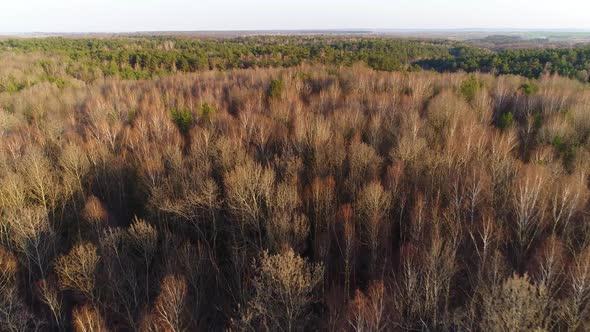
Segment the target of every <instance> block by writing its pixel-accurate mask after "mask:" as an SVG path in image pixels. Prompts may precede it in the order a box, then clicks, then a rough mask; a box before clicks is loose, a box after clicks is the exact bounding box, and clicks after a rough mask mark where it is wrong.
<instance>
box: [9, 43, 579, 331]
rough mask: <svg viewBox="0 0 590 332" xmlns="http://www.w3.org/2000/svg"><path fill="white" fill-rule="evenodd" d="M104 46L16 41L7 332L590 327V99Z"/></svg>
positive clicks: (412, 75)
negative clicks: (145, 61) (143, 58)
mask: <svg viewBox="0 0 590 332" xmlns="http://www.w3.org/2000/svg"><path fill="white" fill-rule="evenodd" d="M269 39H270V40H274V39H272V38H270V37H269ZM254 40H257V39H254ZM144 42H146V43H148V42H153V43H156V44H154V45H160V44H158V43H159V42H156V40H149V41H144ZM183 42H184V43H188V44H190V43H195V45H197V44H198V43H201V42H196V41H183ZM60 43H63V46H59V45H61V44H60ZM85 43H86V44H85ZM87 43H90V41H81V40H69V39H49V40H44V39H39V40H18V41H4V42H2V45H3V46H2V47H5V48H10V50H4V53H3V58H2V59H3V61H2V62H1V63H0V82H2V83H1V84H0V87H2V88H1V89H0V330H1V331H206V330H211V331H222V330H229V331H314V330H322V331H533V330H534V331H587V330H588V329H590V220H589V218H590V215H589V211H590V210H589V205H588V204H589V202H588V199H589V197H590V196H589V195H590V192H589V190H590V189H589V178H588V175H589V172H590V88H589V87H588V86H587V85H586V84H583V83H581V82H580V81H578V80H572V79H568V78H564V77H560V76H558V75H551V74H550V73H549V72H545V73H544V74H543V75H541V76H540V77H539V78H538V79H528V78H525V77H522V76H511V75H499V76H496V75H492V74H483V73H477V74H468V73H435V72H431V71H416V72H410V71H407V70H405V71H404V70H402V71H394V72H389V71H378V70H374V69H372V68H370V67H368V66H367V65H366V64H363V63H356V64H352V65H350V66H340V64H342V63H341V62H336V63H331V62H329V63H326V64H298V63H299V62H298V61H297V62H295V64H298V65H295V66H290V65H289V67H288V68H287V67H283V66H287V65H286V64H285V63H280V64H278V65H277V67H279V68H254V67H258V66H260V67H265V66H266V65H262V64H261V63H260V62H257V61H260V59H261V58H260V57H258V56H256V57H253V58H252V59H256V60H252V61H255V62H256V63H257V65H256V66H254V67H253V68H241V69H240V68H237V69H226V68H225V67H224V68H223V69H224V70H220V69H219V68H218V67H217V66H216V65H213V66H212V67H211V64H212V63H219V61H220V62H223V61H222V60H219V59H225V60H224V61H229V60H228V59H229V58H224V57H223V56H222V55H219V56H218V57H216V56H212V55H211V54H212V53H214V52H219V50H224V49H225V47H226V46H227V45H231V46H232V47H234V44H231V43H230V42H228V43H230V44H224V43H221V44H216V43H215V42H212V41H203V42H202V43H204V44H203V45H204V46H202V47H203V50H204V52H206V53H207V55H206V56H205V58H204V59H206V60H207V61H208V62H209V67H207V65H206V64H205V62H203V63H204V67H203V70H201V71H199V72H196V73H184V72H182V70H178V68H176V69H174V66H173V67H171V68H169V69H166V70H167V71H170V72H169V73H167V75H159V74H156V73H155V72H151V71H150V72H149V74H145V75H144V74H141V75H139V76H133V75H132V76H133V77H131V78H132V79H126V78H129V77H126V76H125V75H124V74H121V73H122V72H124V71H125V70H126V69H125V68H131V69H130V70H132V71H133V72H136V73H137V72H142V71H143V70H144V69H143V67H142V66H137V65H136V66H131V64H129V63H128V62H127V61H129V59H130V58H131V56H129V58H125V59H124V60H123V61H122V62H121V63H120V64H121V67H119V65H115V67H116V68H118V69H117V70H118V74H116V75H106V76H104V75H105V73H106V72H105V71H103V70H104V67H103V66H107V65H108V66H111V63H113V62H105V61H103V60H101V59H102V57H103V56H104V57H109V56H114V54H120V53H121V52H128V53H126V54H133V53H134V52H136V51H134V50H132V49H131V48H132V47H131V45H136V46H137V45H139V44H134V43H131V44H129V43H128V42H127V41H125V42H123V41H118V40H93V41H92V44H93V45H101V46H100V47H96V48H95V47H94V46H91V45H90V44H87ZM119 43H122V44H119ZM142 43H143V42H142ZM176 43H177V44H174V45H172V46H171V49H173V50H171V51H166V50H163V51H162V52H163V53H161V54H176V55H178V54H181V55H182V54H183V51H179V50H178V49H180V45H182V42H181V41H177V42H176ZM207 43H211V45H213V46H211V49H209V48H208V46H206V45H209V44H207ZM232 43H233V42H232ZM236 43H237V42H236ZM359 43H361V42H359ZM375 43H383V45H390V44H388V43H390V42H389V41H375ZM391 43H394V42H391ZM396 43H397V42H396ZM399 43H400V44H399V45H402V46H400V47H405V46H403V45H406V46H408V45H414V44H408V43H413V42H407V41H402V42H399ZM237 44H239V43H237ZM237 44H235V45H237ZM443 44H444V43H443V42H441V44H440V45H443ZM76 45H77V46H76ZM85 45H86V46H85ZM109 45H110V46H109ZM154 45H151V46H144V47H145V48H151V49H156V48H158V47H156V46H154ZM281 45H282V46H281ZM296 45H299V44H298V43H296ZM345 45H348V46H345V47H344V48H345V49H346V48H349V47H352V46H351V45H353V44H345ZM355 45H360V44H355ZM391 45H394V44H391ZM395 45H397V44H395ZM440 45H439V46H432V45H429V46H423V47H426V48H428V49H430V51H432V52H434V53H437V52H439V51H437V50H439V47H446V46H444V45H443V46H440ZM44 47H47V48H48V50H42V48H44ZM137 47H139V46H137ZM200 47H201V46H200ZM236 47H237V46H236ZM244 47H245V48H246V49H247V48H248V47H249V46H244ZM265 47H267V46H265ZM268 47H269V48H272V47H274V46H272V47H271V46H268ZM276 47H278V48H282V47H287V46H285V45H284V44H281V43H279V45H278V46H276ZM289 47H290V46H289ZM384 47H385V46H384ZM391 47H393V46H391ZM431 47H433V48H432V49H431ZM127 48H129V49H130V50H127ZM263 48H264V47H263ZM320 48H321V47H320ZM89 49H96V50H97V51H96V54H95V53H93V52H89V51H88V50H89ZM294 49H298V46H297V47H296V46H294ZM323 49H324V50H326V49H332V48H331V47H328V46H323ZM334 49H335V46H334ZM99 50H100V51H99ZM123 50H125V51H123ZM430 51H429V52H430ZM447 51H448V49H447ZM47 52H49V53H51V55H47V54H48V53H47ZM101 52H103V53H101ZM137 52H145V54H148V56H155V55H157V54H160V53H158V52H156V51H154V52H151V51H144V50H138V51H137ZM168 52H170V53H168ZM187 52H188V51H187ZM248 52H250V51H245V53H244V54H250V53H248ZM264 52H269V51H264ZM264 52H262V53H264ZM330 52H331V51H330ZM486 52H489V51H486ZM539 52H543V51H539ZM556 52H561V51H556ZM262 53H261V54H262ZM279 53H281V52H279ZM320 53H321V52H320ZM443 53H444V52H443ZM97 54H98V55H97ZM187 54H195V53H193V52H192V51H190V52H188V53H187ZM264 54H266V53H264ZM269 54H275V53H272V52H271V53H269ZM325 54H332V53H329V52H326V53H325ZM341 54H347V53H346V52H344V53H341ZM244 57H246V56H239V57H238V58H239V59H243V58H244ZM287 58H288V57H285V55H284V54H282V53H281V56H280V57H279V56H278V55H276V54H275V55H272V56H269V59H282V60H281V61H287V60H285V59H287ZM303 58H305V57H303ZM410 58H412V59H417V58H419V56H417V55H412V56H411V57H410ZM352 60H353V59H351V60H350V61H352ZM356 60H358V59H357V58H354V61H356ZM176 61H178V59H176ZM181 61H182V60H181ZM240 61H242V60H240ZM269 61H270V60H269ZM347 61H348V60H347ZM405 61H407V60H404V61H402V62H405ZM173 63H174V62H173ZM238 63H242V62H238ZM369 65H370V63H369ZM272 66H274V64H273V65H272ZM156 67H157V68H156V69H155V70H156V71H157V70H159V69H161V68H162V67H161V64H159V65H157V66H156ZM237 67H241V65H238V66H237ZM199 68H200V67H199ZM210 68H213V70H209V69H210ZM152 69H153V68H152ZM152 69H149V70H152ZM87 73H95V74H96V76H92V79H87V77H86V76H78V75H86V74H87ZM152 76H153V77H152ZM88 77H90V76H88ZM147 77H152V78H150V79H142V78H147Z"/></svg>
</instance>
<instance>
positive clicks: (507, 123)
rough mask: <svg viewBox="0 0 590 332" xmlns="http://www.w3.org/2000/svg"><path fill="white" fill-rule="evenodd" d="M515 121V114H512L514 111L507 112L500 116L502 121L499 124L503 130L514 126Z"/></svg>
mask: <svg viewBox="0 0 590 332" xmlns="http://www.w3.org/2000/svg"><path fill="white" fill-rule="evenodd" d="M513 123H514V115H512V112H506V113H504V114H502V116H501V117H500V123H499V124H498V127H500V129H502V130H505V129H508V128H510V127H512V124H513Z"/></svg>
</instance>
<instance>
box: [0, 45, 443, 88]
mask: <svg viewBox="0 0 590 332" xmlns="http://www.w3.org/2000/svg"><path fill="white" fill-rule="evenodd" d="M450 45H451V43H449V42H444V41H416V40H395V39H385V38H380V39H377V38H344V37H335V38H327V37H273V36H266V37H240V38H233V39H210V40H207V39H196V38H179V37H141V38H112V39H71V38H44V39H12V40H6V41H0V49H3V50H21V51H24V52H42V53H50V54H59V55H65V56H68V57H69V58H71V60H72V61H74V62H76V63H77V64H79V63H84V65H85V66H86V67H91V68H92V69H94V68H98V69H100V70H101V71H102V72H103V74H104V75H105V76H117V77H121V78H123V79H146V78H151V77H154V76H160V75H163V74H168V73H172V72H177V71H180V72H195V71H200V70H209V69H220V70H227V69H234V68H257V67H291V66H295V65H300V64H302V63H306V62H308V63H321V64H329V65H352V64H353V63H356V62H365V63H367V64H368V65H369V66H370V67H371V68H373V69H376V70H384V71H394V70H404V69H408V68H409V67H410V66H411V65H412V63H413V62H415V61H417V60H420V59H424V58H440V57H445V56H449V55H450V53H449V49H450ZM73 69H76V70H78V71H79V69H80V68H79V67H78V66H75V67H73ZM84 69H86V70H85V71H88V70H87V69H88V68H84ZM91 71H92V70H91ZM72 74H73V75H74V76H75V74H76V73H74V72H72Z"/></svg>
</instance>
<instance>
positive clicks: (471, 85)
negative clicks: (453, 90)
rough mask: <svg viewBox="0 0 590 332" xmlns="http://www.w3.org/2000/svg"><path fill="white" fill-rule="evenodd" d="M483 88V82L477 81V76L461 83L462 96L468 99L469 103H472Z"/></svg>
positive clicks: (472, 76) (471, 76)
mask: <svg viewBox="0 0 590 332" xmlns="http://www.w3.org/2000/svg"><path fill="white" fill-rule="evenodd" d="M480 87H481V82H479V81H478V80H477V78H476V77H475V75H470V76H469V78H468V79H467V80H466V81H464V82H463V83H461V87H460V91H461V95H462V96H463V97H465V99H467V101H469V102H471V101H473V100H474V99H475V96H476V94H477V92H478V91H479V88H480Z"/></svg>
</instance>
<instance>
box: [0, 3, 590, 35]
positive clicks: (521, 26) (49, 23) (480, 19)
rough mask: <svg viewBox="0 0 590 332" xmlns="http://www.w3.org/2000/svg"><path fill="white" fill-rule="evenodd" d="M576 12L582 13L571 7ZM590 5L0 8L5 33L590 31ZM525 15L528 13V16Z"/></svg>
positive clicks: (14, 5)
mask: <svg viewBox="0 0 590 332" xmlns="http://www.w3.org/2000/svg"><path fill="white" fill-rule="evenodd" d="M571 8H576V10H571ZM589 11H590V3H588V2H585V1H581V0H563V1H561V2H560V6H555V3H554V2H553V1H549V0H540V1H533V0H523V1H511V0H497V1H494V2H489V1H481V0H480V1H469V0H449V1H441V0H422V1H411V0H394V1H386V0H367V1H364V2H363V3H359V2H357V1H350V0H344V1H335V0H328V1H323V2H317V1H311V0H300V1H283V2H271V1H267V0H255V1H248V2H244V1H236V0H228V1H217V2H214V3H199V2H194V1H189V0H168V1H163V0H143V1H140V0H104V1H97V0H86V1H73V0H54V1H42V0H24V1H20V2H15V1H11V2H9V3H6V4H3V5H1V6H0V33H93V32H97V33H101V32H102V33H116V32H148V31H277V30H283V31H289V30H295V31H297V30H304V31H305V30H413V31H419V30H488V31H494V30H501V31H507V30H510V31H520V30H534V31H552V30H559V31H576V32H579V31H584V32H585V31H590V22H589V21H588V20H587V17H586V16H587V15H586V13H588V12H589ZM525 12H526V15H523V13H525Z"/></svg>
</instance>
